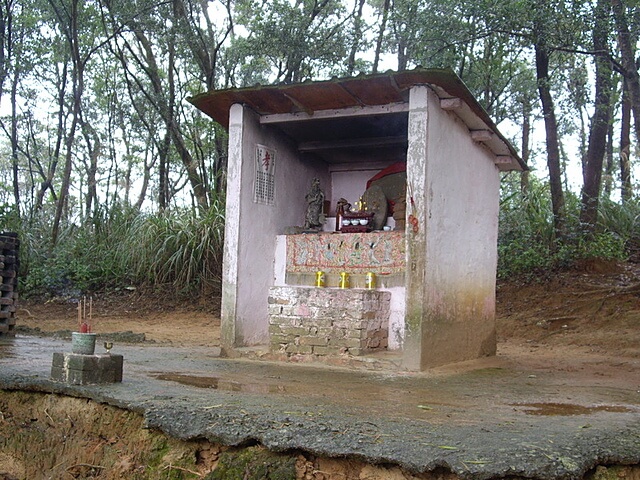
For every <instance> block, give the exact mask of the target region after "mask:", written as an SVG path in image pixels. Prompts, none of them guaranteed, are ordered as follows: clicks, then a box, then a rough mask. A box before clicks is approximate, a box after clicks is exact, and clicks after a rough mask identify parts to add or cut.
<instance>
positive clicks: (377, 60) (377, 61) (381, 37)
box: [371, 0, 391, 73]
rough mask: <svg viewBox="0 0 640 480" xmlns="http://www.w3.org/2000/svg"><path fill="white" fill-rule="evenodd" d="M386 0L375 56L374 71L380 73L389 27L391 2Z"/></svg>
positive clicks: (383, 6) (383, 5)
mask: <svg viewBox="0 0 640 480" xmlns="http://www.w3.org/2000/svg"><path fill="white" fill-rule="evenodd" d="M390 1H391V0H384V3H383V4H382V21H381V22H380V30H378V38H377V39H376V50H375V55H374V57H373V67H372V69H371V71H372V73H378V65H379V64H380V54H381V53H382V41H383V40H384V32H385V30H386V29H387V19H388V17H389V2H390Z"/></svg>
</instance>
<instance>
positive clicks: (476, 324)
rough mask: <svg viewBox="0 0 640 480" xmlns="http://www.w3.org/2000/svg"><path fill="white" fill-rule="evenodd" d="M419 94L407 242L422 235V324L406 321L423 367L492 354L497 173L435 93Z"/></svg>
mask: <svg viewBox="0 0 640 480" xmlns="http://www.w3.org/2000/svg"><path fill="white" fill-rule="evenodd" d="M422 94H423V98H422V100H423V103H420V102H418V104H419V105H420V108H422V109H424V112H423V113H426V115H425V116H424V117H423V119H426V122H424V123H421V125H423V126H425V125H426V131H425V132H423V134H424V135H426V142H425V144H424V146H425V150H424V154H425V160H424V174H423V176H422V177H421V178H419V180H420V181H421V182H424V183H422V184H421V185H415V184H414V185H413V191H414V195H415V196H416V197H417V198H419V200H420V201H419V207H420V211H419V212H418V214H417V215H418V217H419V225H418V228H419V231H418V234H413V235H412V237H411V238H410V239H409V241H413V240H414V239H415V238H416V237H421V242H420V244H421V246H422V248H423V249H424V250H423V251H424V259H423V260H422V259H421V260H422V261H423V262H424V263H423V279H424V280H423V281H422V282H421V283H422V284H421V285H414V286H415V287H416V288H415V290H414V292H417V294H418V296H420V297H421V298H420V302H422V304H421V306H420V309H421V318H419V319H416V318H413V319H411V321H412V322H414V323H415V321H416V320H417V321H419V322H420V325H419V335H420V349H419V351H420V359H419V363H420V368H422V369H424V368H428V367H432V366H436V365H442V364H446V363H451V362H458V361H463V360H468V359H473V358H478V357H481V356H485V355H493V354H495V351H496V339H495V278H496V264H497V233H498V207H499V172H498V169H497V168H496V166H495V164H494V162H493V155H492V154H491V153H490V152H489V151H488V150H486V149H485V148H484V147H483V146H481V145H480V144H477V143H475V142H474V141H473V140H472V139H471V136H470V134H469V131H468V128H467V126H466V125H465V124H464V123H463V122H462V121H461V120H460V119H459V118H458V117H457V116H456V115H455V114H453V113H449V112H446V111H444V110H442V109H441V108H440V105H439V101H438V98H437V97H436V96H435V94H434V93H433V92H431V91H430V90H428V89H425V90H424V91H423V92H422ZM410 141H411V140H410ZM414 173H415V171H414ZM413 180H414V181H415V180H416V177H415V176H413ZM415 183H420V182H415ZM411 253H413V254H414V255H415V254H418V253H419V252H417V251H415V250H414V251H411ZM410 261H411V262H412V268H413V262H414V259H411V260H410ZM412 326H413V325H412ZM414 365H415V364H414Z"/></svg>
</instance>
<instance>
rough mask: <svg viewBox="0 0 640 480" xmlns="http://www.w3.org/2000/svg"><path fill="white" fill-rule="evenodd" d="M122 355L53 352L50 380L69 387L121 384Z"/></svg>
mask: <svg viewBox="0 0 640 480" xmlns="http://www.w3.org/2000/svg"><path fill="white" fill-rule="evenodd" d="M122 364H123V357H122V355H111V354H102V355H81V354H79V353H60V352H54V354H53V362H52V364H51V379H52V380H54V381H57V382H64V383H68V384H70V385H88V384H100V383H116V382H122Z"/></svg>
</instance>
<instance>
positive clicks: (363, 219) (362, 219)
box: [360, 218, 369, 225]
mask: <svg viewBox="0 0 640 480" xmlns="http://www.w3.org/2000/svg"><path fill="white" fill-rule="evenodd" d="M367 223H369V219H368V218H361V219H360V225H366V224H367Z"/></svg>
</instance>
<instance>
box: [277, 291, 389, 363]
mask: <svg viewBox="0 0 640 480" xmlns="http://www.w3.org/2000/svg"><path fill="white" fill-rule="evenodd" d="M390 299H391V295H390V293H389V292H385V291H380V290H364V289H337V288H313V287H272V288H271V289H270V290H269V343H270V350H271V351H272V352H279V353H287V354H310V355H336V354H341V353H349V354H351V355H362V354H363V353H366V352H371V351H376V350H384V349H386V348H387V345H388V338H389V305H390Z"/></svg>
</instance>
